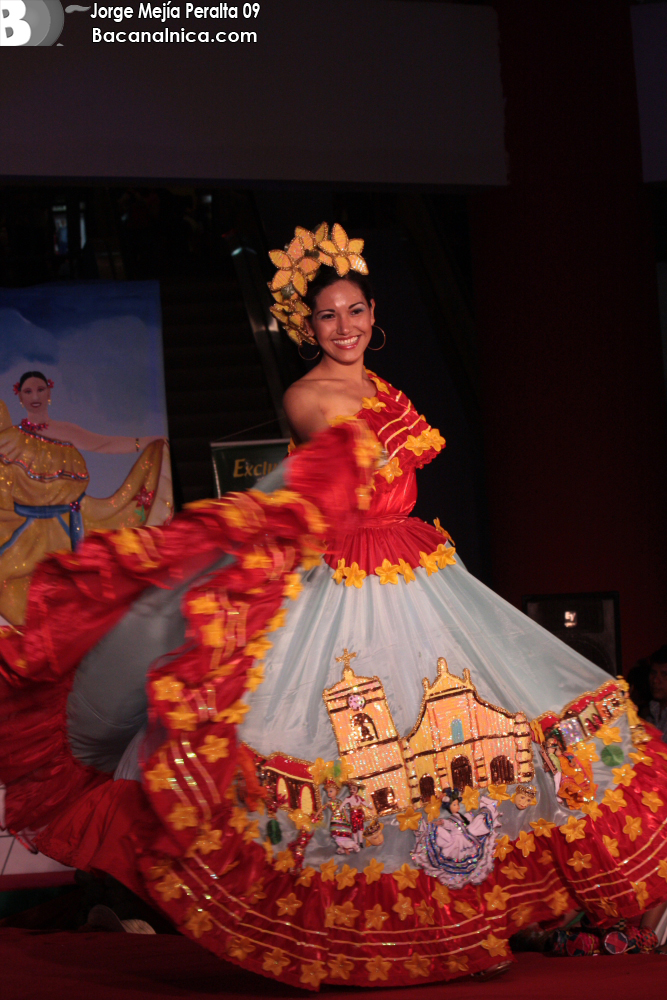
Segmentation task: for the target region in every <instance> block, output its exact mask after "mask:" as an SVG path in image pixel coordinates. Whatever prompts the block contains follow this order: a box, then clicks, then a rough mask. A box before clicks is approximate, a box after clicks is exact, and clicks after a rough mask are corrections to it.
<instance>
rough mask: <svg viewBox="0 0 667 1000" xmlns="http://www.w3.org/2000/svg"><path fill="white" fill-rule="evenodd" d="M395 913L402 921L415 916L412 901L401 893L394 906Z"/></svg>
mask: <svg viewBox="0 0 667 1000" xmlns="http://www.w3.org/2000/svg"><path fill="white" fill-rule="evenodd" d="M392 910H393V911H394V913H398V916H399V919H400V920H405V919H406V917H411V916H412V915H413V914H414V912H415V911H414V909H413V907H412V900H410V899H408V897H407V896H404V895H403V894H402V893H400V892H399V894H398V899H397V901H396V902H395V903H394V905H393V906H392Z"/></svg>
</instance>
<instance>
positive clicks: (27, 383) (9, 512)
mask: <svg viewBox="0 0 667 1000" xmlns="http://www.w3.org/2000/svg"><path fill="white" fill-rule="evenodd" d="M52 388H53V382H52V381H51V380H50V379H48V378H47V377H46V376H45V375H43V374H42V373H41V372H36V371H33V372H25V373H24V374H23V375H22V376H21V378H20V380H19V382H17V383H16V385H15V386H14V391H15V392H16V394H17V395H18V397H19V399H20V401H21V405H22V406H23V407H24V408H25V409H26V411H27V416H26V417H25V418H24V419H23V420H22V421H21V423H20V424H18V425H17V426H13V425H12V421H11V417H10V415H9V410H8V409H7V406H6V404H5V403H4V402H3V401H2V400H0V615H2V617H3V618H4V619H5V620H6V621H7V622H9V623H11V624H12V625H18V624H21V623H22V622H23V620H24V616H25V608H26V598H27V594H28V586H29V584H30V576H31V574H32V571H33V570H34V568H35V566H36V565H37V563H38V562H39V561H40V559H43V558H44V556H45V555H46V554H47V553H48V552H54V551H58V550H59V549H65V548H70V547H71V548H72V549H75V548H76V547H77V544H78V543H79V541H80V540H81V539H82V538H83V537H84V535H85V534H86V532H88V531H90V530H92V529H98V530H99V529H109V528H122V527H137V526H140V525H142V524H162V523H164V522H165V521H166V520H167V519H168V518H169V517H170V515H171V512H172V509H173V508H172V503H173V501H172V495H171V474H170V469H169V461H168V457H167V450H166V442H165V440H164V439H163V438H158V437H154V436H153V437H141V438H130V437H121V436H111V435H106V434H94V433H92V432H91V431H87V430H84V428H83V427H79V426H78V425H77V424H72V423H67V422H64V421H61V420H52V419H51V418H50V416H49V404H50V403H51V390H52ZM82 451H93V452H98V453H100V454H106V455H122V454H129V453H131V452H141V454H140V455H139V457H138V458H137V461H136V462H135V464H134V466H133V467H132V470H131V472H130V474H129V475H128V477H127V478H126V480H125V482H124V483H123V485H122V486H121V487H120V489H118V490H116V492H115V493H114V494H113V495H112V496H110V497H106V498H100V499H98V498H95V497H89V496H87V495H86V490H87V488H88V482H89V476H88V469H87V468H86V462H85V459H84V457H83V455H82V454H81V452H82ZM165 457H167V460H166V461H165Z"/></svg>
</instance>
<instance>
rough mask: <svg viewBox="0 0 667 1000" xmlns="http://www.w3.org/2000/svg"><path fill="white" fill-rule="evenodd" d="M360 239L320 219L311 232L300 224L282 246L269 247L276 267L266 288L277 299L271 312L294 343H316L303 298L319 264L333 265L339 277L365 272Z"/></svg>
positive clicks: (366, 271)
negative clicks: (349, 237) (282, 247)
mask: <svg viewBox="0 0 667 1000" xmlns="http://www.w3.org/2000/svg"><path fill="white" fill-rule="evenodd" d="M363 249H364V241H363V240H351V239H348V235H347V233H346V232H345V230H344V229H343V227H342V226H341V225H339V224H338V223H336V224H335V225H334V226H333V228H332V229H331V234H330V233H329V226H328V225H327V223H326V222H323V223H321V225H319V226H318V227H317V229H316V230H315V232H314V233H311V231H310V230H309V229H304V228H303V227H302V226H297V227H296V229H295V230H294V239H293V240H292V242H291V243H288V244H287V246H286V247H285V249H284V250H271V252H270V253H269V257H270V258H271V262H272V263H273V264H275V266H276V267H277V268H278V270H277V271H276V273H275V274H274V276H273V279H272V280H271V281H270V282H269V289H270V291H271V293H272V295H273V297H274V299H275V300H276V304H275V305H273V306H271V312H272V313H273V315H274V316H275V317H276V319H277V320H278V322H279V323H282V324H283V326H284V327H285V330H286V331H287V334H288V336H289V337H291V339H292V340H293V341H294V343H295V344H299V345H300V344H302V343H303V341H304V340H305V341H306V342H307V343H309V344H314V343H315V338H314V337H313V336H312V334H310V333H309V332H308V327H307V326H306V316H310V309H309V308H308V306H307V305H306V303H305V302H304V301H303V296H304V295H305V294H306V292H307V290H308V282H309V281H312V280H313V278H314V277H315V275H316V274H317V272H318V271H319V269H320V267H321V265H322V264H326V265H327V267H333V268H335V270H336V274H337V275H338V276H339V277H340V278H344V277H345V275H346V274H348V273H349V272H350V271H358V272H359V274H368V265H367V264H366V261H365V260H364V258H363V257H362V256H361V251H362V250H363Z"/></svg>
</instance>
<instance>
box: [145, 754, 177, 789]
mask: <svg viewBox="0 0 667 1000" xmlns="http://www.w3.org/2000/svg"><path fill="white" fill-rule="evenodd" d="M160 758H161V759H160V762H159V764H156V765H155V767H154V768H153V769H152V771H146V773H145V776H146V780H147V781H148V786H149V789H150V791H151V792H165V791H169V789H170V788H171V785H172V782H175V781H176V775H175V774H174V772H173V771H172V770H171V768H170V767H168V766H167V764H166V757H165V755H164V754H160Z"/></svg>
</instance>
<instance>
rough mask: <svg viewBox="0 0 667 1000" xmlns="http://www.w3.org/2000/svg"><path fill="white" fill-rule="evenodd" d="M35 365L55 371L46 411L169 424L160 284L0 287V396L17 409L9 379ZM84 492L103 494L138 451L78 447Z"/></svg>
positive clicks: (101, 425) (152, 428) (106, 426)
mask: <svg viewBox="0 0 667 1000" xmlns="http://www.w3.org/2000/svg"><path fill="white" fill-rule="evenodd" d="M34 369H37V370H39V371H41V372H43V373H44V374H45V375H46V377H47V378H51V379H53V381H54V383H55V384H54V388H53V390H52V403H51V407H50V414H51V416H52V417H53V418H54V419H58V420H67V421H71V422H72V423H75V424H79V426H81V427H84V428H85V429H86V430H89V431H95V432H97V433H99V434H120V435H129V436H130V437H143V436H144V435H149V434H158V435H161V436H164V437H167V436H168V433H167V412H166V404H165V391H164V368H163V359H162V330H161V319H160V296H159V285H158V283H157V282H154V281H109V282H102V281H100V282H98V281H88V282H82V283H78V282H58V283H57V284H50V285H39V286H33V287H30V288H15V289H12V288H2V289H0V399H3V400H4V401H5V402H6V403H7V405H8V407H9V412H10V414H11V416H12V420H13V421H14V423H15V424H18V423H19V422H20V420H21V419H22V418H23V417H24V416H25V411H24V410H23V409H22V407H21V405H20V403H19V401H18V398H17V397H16V396H15V395H14V392H13V389H12V386H13V384H14V383H15V382H16V381H18V379H19V377H20V376H21V375H22V374H23V372H24V371H30V370H34ZM84 457H85V459H86V464H87V465H88V470H89V473H90V486H89V488H88V493H89V494H90V495H91V496H97V497H105V496H110V495H111V494H112V493H114V492H115V490H117V489H118V487H119V486H120V485H121V483H122V482H123V479H124V478H125V476H126V475H127V473H128V472H129V470H130V468H131V467H132V464H133V463H134V461H135V459H136V455H135V454H131V455H96V454H93V453H91V452H86V453H85V455H84Z"/></svg>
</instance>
